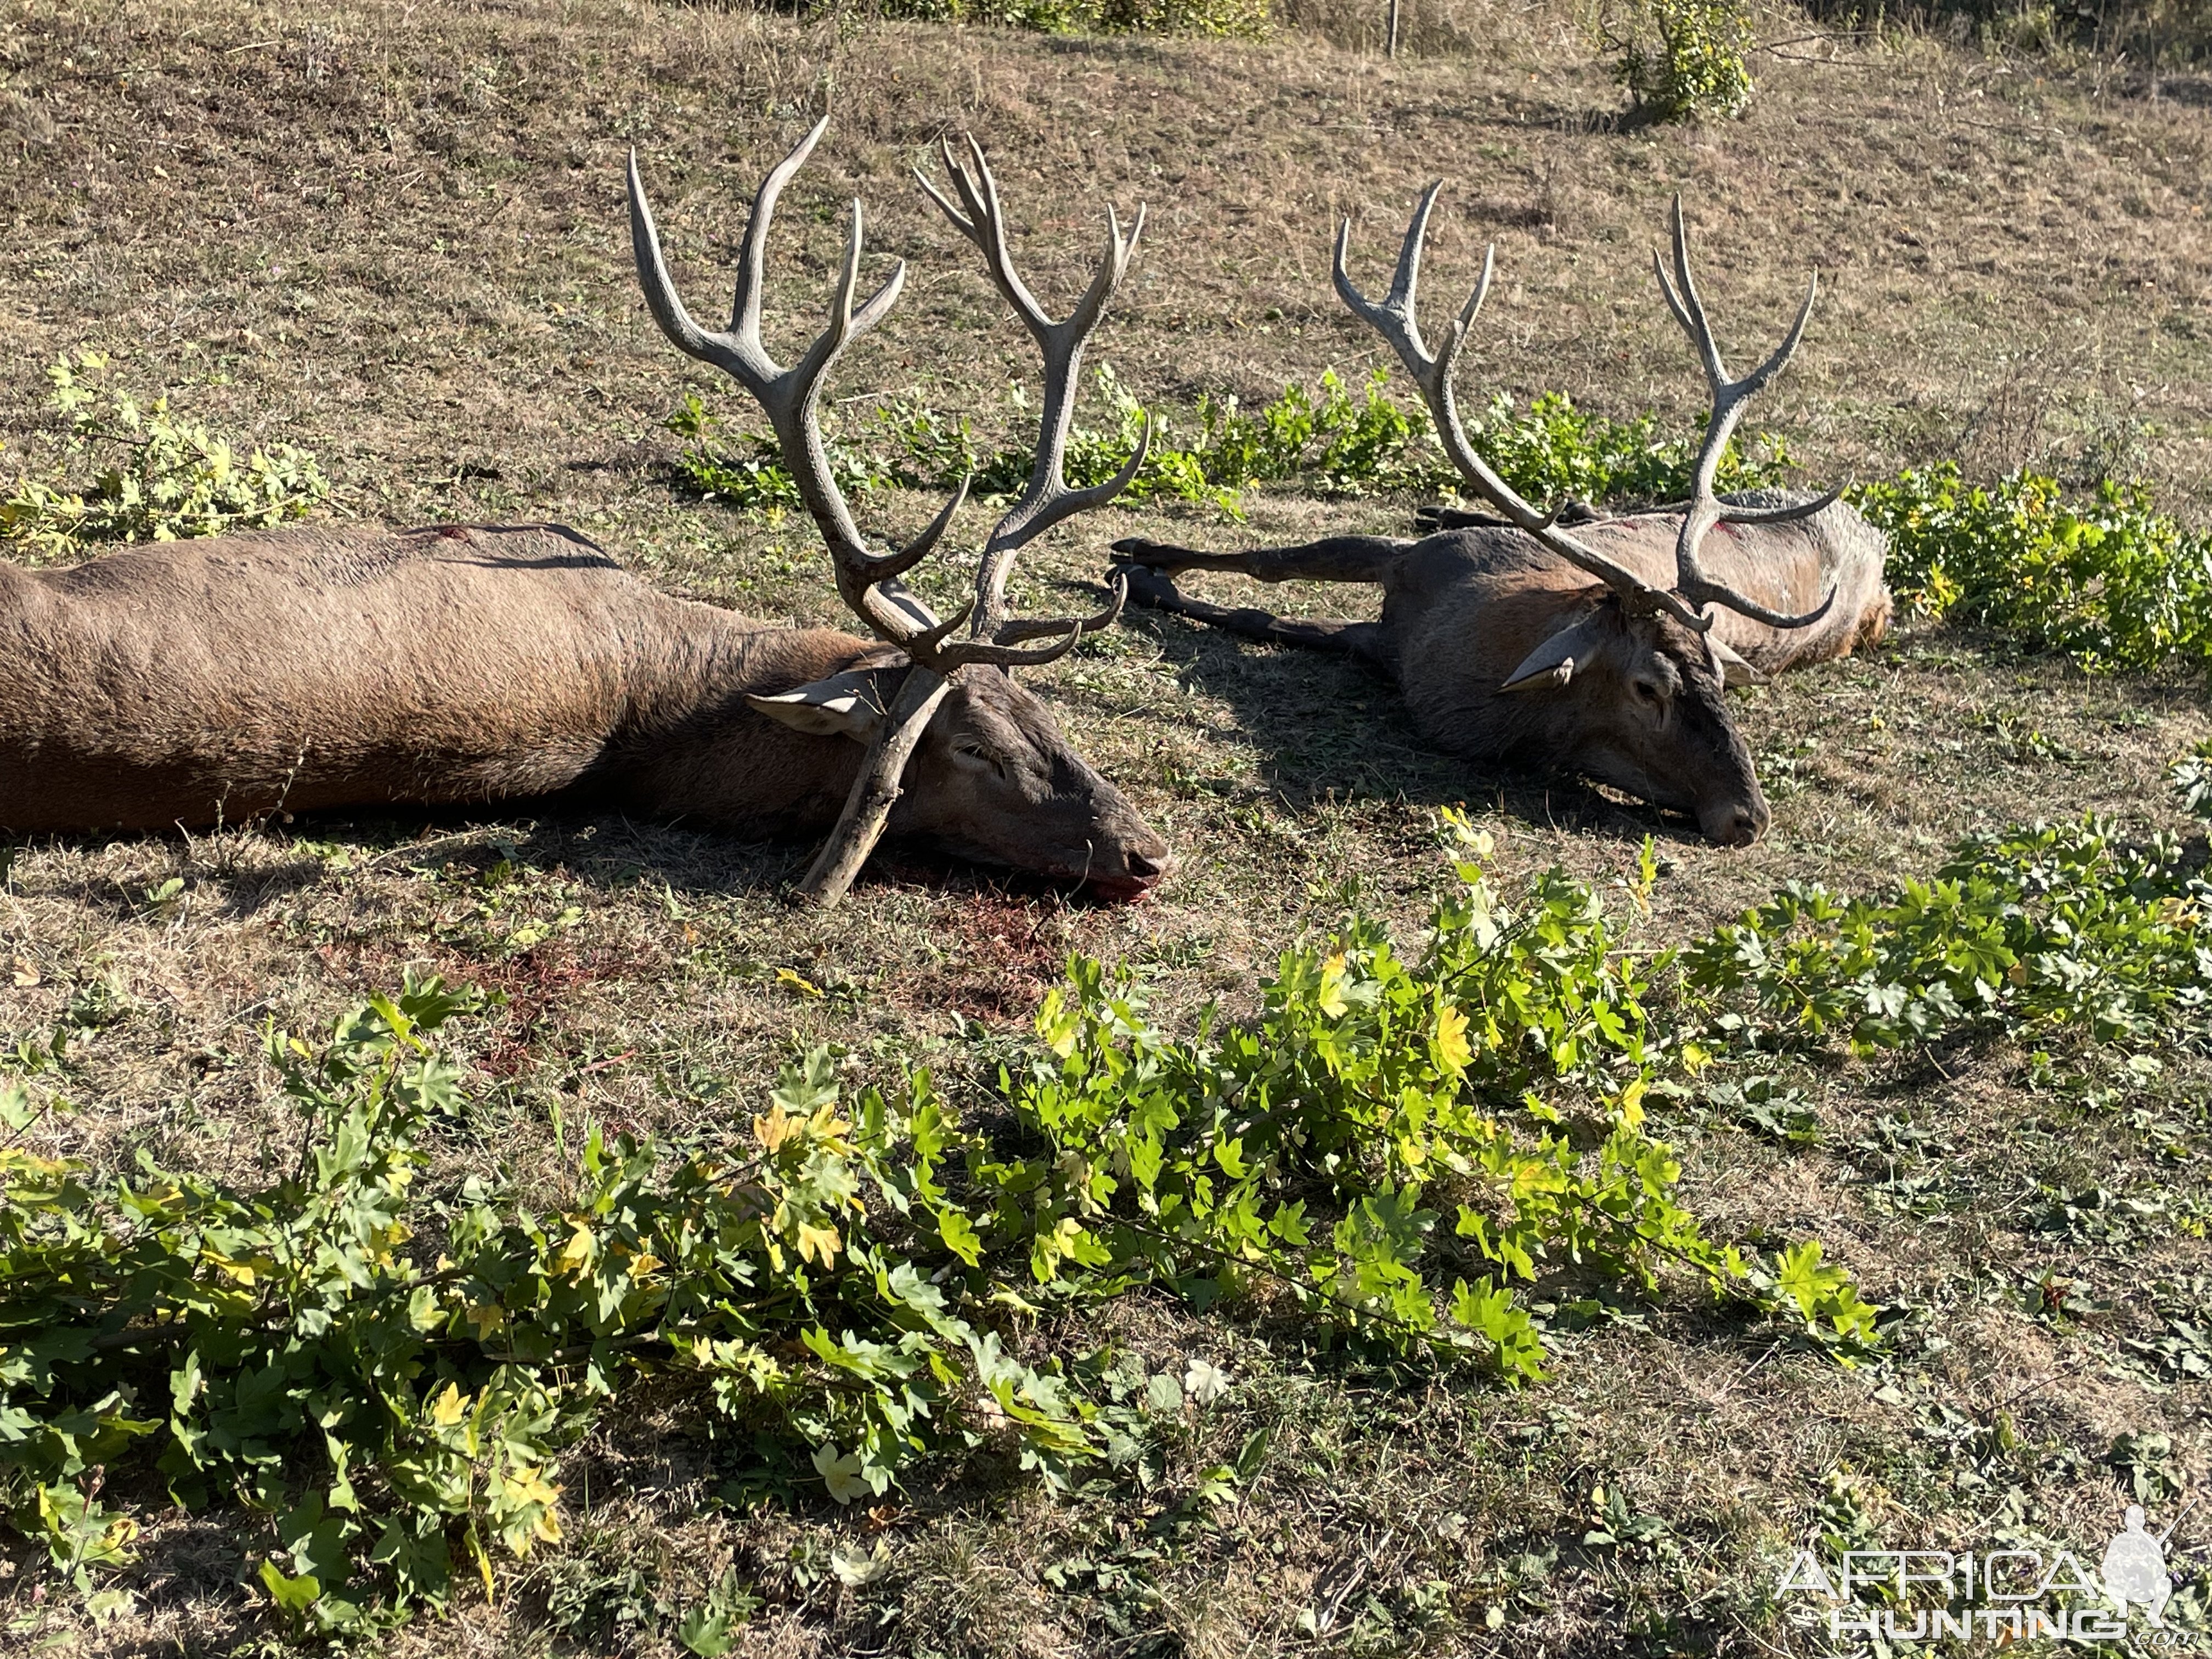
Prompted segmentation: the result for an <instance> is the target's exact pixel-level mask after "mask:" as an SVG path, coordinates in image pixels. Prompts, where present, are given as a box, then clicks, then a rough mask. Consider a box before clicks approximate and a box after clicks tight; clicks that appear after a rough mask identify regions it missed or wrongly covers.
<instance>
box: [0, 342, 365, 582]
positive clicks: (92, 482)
mask: <svg viewBox="0 0 2212 1659" xmlns="http://www.w3.org/2000/svg"><path fill="white" fill-rule="evenodd" d="M107 372H108V360H107V359H106V357H105V356H101V355H100V353H98V352H94V351H79V352H77V353H76V356H73V357H69V356H65V357H63V358H62V359H61V360H60V361H59V362H56V363H55V364H54V365H53V366H52V368H49V369H47V371H46V378H47V379H48V380H51V381H52V383H53V392H52V399H51V406H52V409H53V410H54V412H55V414H56V415H58V416H60V417H62V420H63V422H64V426H65V428H66V431H67V435H66V437H65V438H64V441H63V455H62V459H61V462H60V464H59V465H58V466H57V467H56V468H55V469H54V470H53V471H51V472H50V473H49V474H47V475H46V477H29V476H24V477H18V478H17V479H16V481H15V489H14V490H13V491H12V492H11V493H10V494H9V495H8V496H7V497H6V498H5V499H4V500H0V540H5V541H9V542H13V543H15V544H18V545H20V546H22V547H25V548H27V549H28V550H31V551H32V552H33V554H35V555H38V556H44V557H47V558H66V557H70V556H75V555H76V553H77V552H78V551H80V550H82V548H83V547H84V546H85V545H86V544H95V543H104V542H141V541H156V542H167V541H177V540H180V539H183V538H186V537H192V536H219V535H222V533H223V532H226V531H230V530H239V529H245V528H249V527H257V526H269V525H276V524H282V523H283V522H284V521H285V520H288V519H297V518H301V517H304V516H305V515H306V514H307V510H308V509H309V508H310V507H313V506H314V505H315V504H316V503H317V502H319V501H323V500H325V498H327V497H328V495H330V493H331V486H330V481H329V480H328V479H326V478H325V477H323V475H322V472H321V471H320V470H319V468H318V467H317V466H316V465H315V462H314V459H313V457H312V456H310V455H307V454H306V453H302V452H301V451H300V450H297V449H294V448H292V447H290V446H289V445H286V444H278V445H276V446H274V447H271V448H270V449H268V450H260V449H256V450H255V451H253V453H252V456H251V457H250V458H249V459H246V460H245V461H244V462H240V460H239V459H238V457H237V455H236V454H235V453H234V451H233V450H232V448H231V447H230V446H229V445H228V443H225V442H223V441H222V440H221V439H217V438H211V437H210V436H209V435H208V433H207V430H206V428H204V427H198V426H188V425H186V424H185V423H184V422H181V421H179V419H178V418H177V417H176V416H174V415H173V414H172V413H171V412H170V410H169V400H168V399H167V398H155V399H154V400H153V401H152V402H151V403H149V404H145V405H143V407H142V406H141V405H140V404H139V403H138V401H137V398H134V397H132V396H131V393H129V392H124V391H120V390H118V389H117V388H115V387H114V386H112V385H111V384H110V383H109V381H108V379H107Z"/></svg>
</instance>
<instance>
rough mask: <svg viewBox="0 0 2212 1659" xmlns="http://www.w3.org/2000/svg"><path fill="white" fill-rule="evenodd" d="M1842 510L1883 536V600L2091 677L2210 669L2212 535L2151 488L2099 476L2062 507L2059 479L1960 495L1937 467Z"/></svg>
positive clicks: (1971, 489) (2033, 478)
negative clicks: (1984, 627)
mask: <svg viewBox="0 0 2212 1659" xmlns="http://www.w3.org/2000/svg"><path fill="white" fill-rule="evenodd" d="M1852 501H1853V502H1854V504H1855V505H1856V506H1857V507H1858V509H1859V511H1860V512H1862V513H1864V514H1866V516H1867V518H1868V520H1869V521H1871V522H1872V523H1873V524H1875V525H1876V526H1879V527H1880V528H1881V529H1883V530H1885V531H1887V532H1888V533H1889V537H1890V554H1889V562H1888V576H1889V583H1890V587H1891V591H1892V592H1894V593H1895V594H1896V595H1897V597H1898V598H1899V599H1902V600H1904V601H1905V603H1906V604H1908V605H1912V606H1913V607H1914V608H1916V609H1917V610H1918V611H1921V612H1923V614H1925V615H1927V616H1930V617H1945V616H1951V615H1959V616H1963V617H1969V618H1971V619H1972V620H1974V621H1976V622H1980V623H1987V624H1989V625H1990V626H1992V627H1996V628H2002V629H2006V630H2007V631H2008V632H2011V633H2013V634H2015V635H2019V636H2020V637H2021V639H2022V640H2024V641H2026V642H2027V643H2028V644H2029V645H2031V646H2033V647H2039V648H2048V649H2055V650H2060V651H2064V652H2066V653H2069V654H2070V655H2071V656H2073V657H2074V658H2075V660H2077V661H2078V662H2080V663H2081V665H2083V666H2084V667H2085V668H2089V669H2092V670H2102V671H2113V670H2142V669H2149V668H2156V667H2160V666H2161V665H2166V664H2169V663H2177V662H2178V663H2187V664H2192V665H2204V664H2212V537H2208V536H2207V535H2205V534H2203V532H2189V531H2185V530H2184V529H2183V528H2182V527H2181V526H2179V525H2177V524H2176V523H2175V522H2174V520H2172V519H2171V518H2169V517H2167V516H2166V514H2164V513H2160V512H2158V511H2157V510H2156V509H2155V507H2154V505H2153V503H2152V500H2151V496H2150V493H2149V491H2148V489H2146V488H2145V487H2143V486H2142V485H2140V484H2120V483H2113V482H2112V481H2111V480H2109V479H2108V480H2106V481H2105V482H2104V483H2100V485H2099V486H2098V487H2097V489H2096V492H2095V495H2094V497H2093V499H2092V500H2091V501H2087V503H2069V501H2067V499H2066V497H2065V494H2064V492H2063V489H2062V487H2061V486H2060V484H2059V483H2058V481H2057V479H2056V478H2052V477H2046V476H2044V475H2042V474H2039V473H2033V472H2016V473H2014V474H2013V475H2012V476H2011V477H2008V478H2006V479H2004V480H2003V481H2002V483H1996V484H1992V485H1989V486H1986V487H1984V486H1980V485H1974V486H1969V485H1968V484H1966V483H1965V482H1964V481H1963V480H1962V479H1961V478H1960V475H1959V469H1958V467H1957V465H1955V464H1954V463H1952V462H1948V461H1946V462H1944V463H1942V465H1937V466H1934V467H1930V468H1928V469H1927V470H1926V471H1908V472H1905V473H1902V474H1900V475H1899V477H1897V478H1896V479H1895V480H1893V481H1892V482H1890V483H1875V484H1866V485H1862V486H1860V487H1859V488H1858V489H1857V490H1855V491H1854V492H1853V495H1852Z"/></svg>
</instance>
